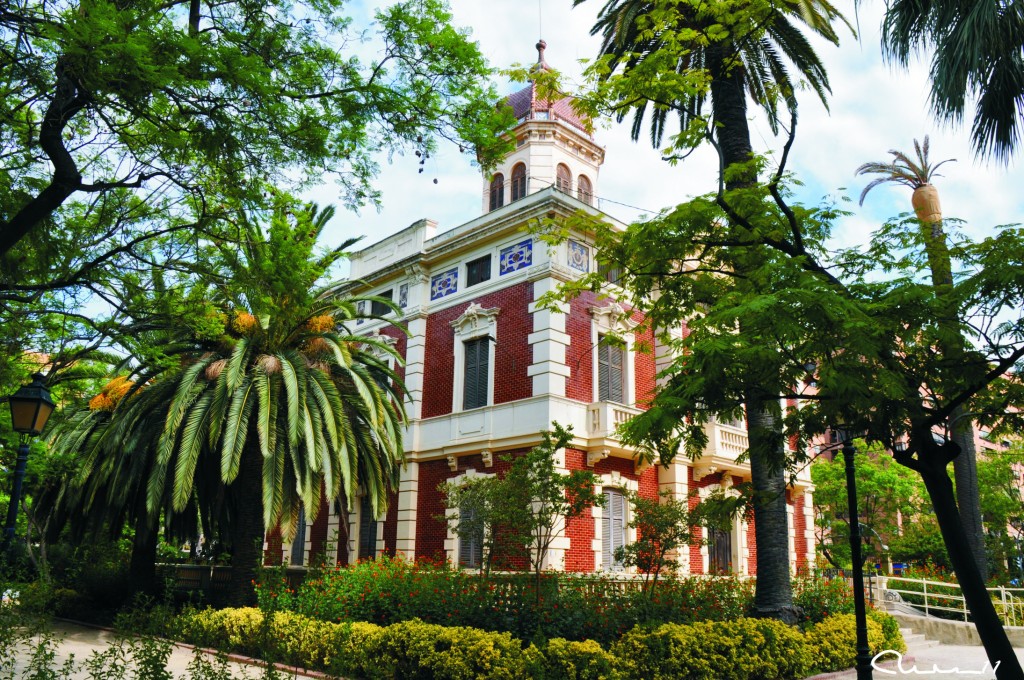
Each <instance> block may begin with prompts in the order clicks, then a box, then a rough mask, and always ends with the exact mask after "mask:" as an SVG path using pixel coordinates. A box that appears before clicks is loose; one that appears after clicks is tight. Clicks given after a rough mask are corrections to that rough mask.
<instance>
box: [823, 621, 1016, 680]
mask: <svg viewBox="0 0 1024 680" xmlns="http://www.w3.org/2000/svg"><path fill="white" fill-rule="evenodd" d="M902 630H903V635H904V639H905V640H906V641H907V653H906V654H905V655H903V659H902V660H901V661H900V660H897V661H898V662H900V663H901V666H894V665H893V664H891V663H889V664H885V666H884V669H883V670H876V671H874V674H873V675H874V677H875V680H886V679H887V678H892V679H893V680H900V679H901V678H907V679H909V678H921V679H922V680H970V679H972V678H973V679H974V680H993V679H994V678H995V677H996V675H995V673H994V672H993V671H992V667H991V665H988V658H987V657H986V656H985V649H984V648H983V647H975V646H969V645H944V644H940V643H938V642H936V641H934V640H925V639H924V636H923V635H914V634H912V633H911V632H910V630H909V629H907V628H904V629H902ZM1016 651H1017V658H1018V659H1020V660H1021V663H1022V664H1024V649H1018V650H1016ZM856 678H857V673H856V672H855V671H852V670H849V671H843V672H841V673H829V674H826V675H818V676H815V680H856Z"/></svg>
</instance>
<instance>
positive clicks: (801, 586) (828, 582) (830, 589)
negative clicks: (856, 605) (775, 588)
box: [793, 577, 853, 623]
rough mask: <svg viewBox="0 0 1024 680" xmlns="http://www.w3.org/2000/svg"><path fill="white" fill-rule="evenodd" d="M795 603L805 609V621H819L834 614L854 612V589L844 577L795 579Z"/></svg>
mask: <svg viewBox="0 0 1024 680" xmlns="http://www.w3.org/2000/svg"><path fill="white" fill-rule="evenodd" d="M793 604H794V605H796V606H797V607H800V609H802V610H803V616H804V621H806V622H810V623H819V622H821V621H824V620H825V618H826V617H829V616H832V615H833V614H852V613H853V589H852V588H850V585H849V584H848V583H847V582H846V579H842V578H831V579H826V578H821V577H799V578H796V579H793Z"/></svg>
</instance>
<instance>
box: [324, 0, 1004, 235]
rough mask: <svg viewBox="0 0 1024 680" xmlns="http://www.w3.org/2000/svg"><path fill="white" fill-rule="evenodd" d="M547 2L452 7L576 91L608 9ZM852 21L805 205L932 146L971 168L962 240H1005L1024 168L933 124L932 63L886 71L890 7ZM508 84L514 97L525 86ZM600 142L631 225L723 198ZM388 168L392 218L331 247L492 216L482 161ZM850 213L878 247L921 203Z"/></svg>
mask: <svg viewBox="0 0 1024 680" xmlns="http://www.w3.org/2000/svg"><path fill="white" fill-rule="evenodd" d="M539 2H540V5H541V7H540V12H538V0H532V1H531V0H526V1H525V2H524V1H522V0H518V1H516V0H486V1H481V0H451V5H452V10H453V12H454V15H455V23H456V24H457V25H460V26H467V27H471V28H472V30H473V38H474V39H475V40H477V41H478V42H479V44H480V46H481V50H482V51H483V53H484V54H485V55H486V56H487V58H488V59H489V60H490V61H491V63H492V65H494V66H496V67H499V68H504V67H508V66H510V65H511V64H513V63H517V62H518V63H520V64H528V63H532V62H533V61H535V60H536V51H535V49H534V44H535V43H536V41H537V38H538V37H543V38H544V39H545V40H546V42H547V43H548V49H547V53H546V59H547V61H548V63H549V64H551V65H552V66H553V67H555V68H557V69H559V70H560V71H562V72H563V73H564V74H565V75H566V76H567V77H568V79H569V80H570V82H571V81H572V79H573V78H575V77H577V76H578V74H579V73H580V71H581V68H582V67H581V66H580V64H579V60H581V59H586V58H591V57H593V56H594V55H595V53H596V50H597V40H596V39H595V38H592V37H591V36H590V35H589V29H590V26H591V25H592V24H593V22H594V17H595V16H596V13H597V11H598V10H599V9H600V7H601V5H603V4H604V0H590V1H589V2H586V3H584V4H583V5H581V6H580V7H577V8H575V9H573V8H572V2H571V0H539ZM372 6H374V4H373V3H365V2H360V3H355V4H353V5H352V6H350V7H349V9H350V11H351V12H352V13H353V16H354V17H356V19H357V23H359V22H360V19H365V17H366V16H367V14H366V10H367V8H368V7H372ZM839 8H840V9H841V10H842V11H843V12H844V13H845V14H846V15H847V17H849V18H850V21H851V23H855V24H858V25H859V26H858V27H859V33H860V35H859V38H854V37H853V36H852V35H850V33H849V32H846V31H844V32H843V33H842V36H841V38H842V43H841V45H840V47H838V48H836V47H834V46H832V45H830V44H828V43H826V42H824V41H819V43H817V45H818V49H819V54H820V55H821V56H822V58H823V60H824V61H825V63H826V65H827V67H828V72H829V77H830V81H831V84H832V97H831V99H830V102H829V109H830V110H828V111H827V110H826V109H825V107H824V106H823V105H822V104H821V103H820V102H819V101H818V100H817V97H816V96H815V95H814V94H813V93H812V92H807V93H804V95H803V96H802V97H801V100H800V101H801V106H800V120H799V124H798V133H797V138H796V143H795V145H794V147H793V152H792V159H791V163H790V168H791V169H792V170H793V171H795V172H796V173H797V174H798V176H799V178H800V179H801V180H802V181H803V182H804V185H805V186H804V187H803V188H802V189H801V190H800V193H799V199H800V200H801V201H803V202H806V203H816V202H818V201H819V200H820V199H821V198H822V197H824V196H830V195H836V196H837V195H839V194H840V193H844V192H841V191H840V188H842V187H845V189H846V190H845V194H846V195H848V196H850V197H851V198H853V199H856V198H857V197H858V196H859V195H860V192H861V190H862V189H863V187H864V185H865V184H866V183H867V181H868V180H867V179H865V178H861V177H856V176H855V175H854V170H855V169H856V168H857V166H859V165H860V164H861V163H864V162H867V161H876V160H879V161H881V160H886V159H888V158H889V156H888V154H887V151H888V150H889V149H892V148H897V149H901V150H905V151H912V149H913V139H914V138H915V137H916V138H918V139H921V138H923V136H924V135H926V134H927V135H929V136H930V137H931V147H932V153H931V157H932V159H933V160H935V161H938V160H942V159H945V158H956V159H957V162H956V163H950V164H947V165H945V166H944V167H943V168H942V170H941V171H940V172H941V174H942V175H943V176H942V177H939V178H938V179H937V180H936V182H935V184H936V186H937V187H938V188H939V190H940V192H941V196H942V203H943V208H944V213H945V215H946V216H947V217H956V218H960V219H962V220H964V221H965V224H964V225H963V227H962V228H963V229H964V230H965V231H966V232H967V233H968V234H969V235H971V236H975V237H977V236H981V235H984V234H988V233H991V231H992V229H993V227H994V226H995V225H999V224H1008V223H1013V222H1015V221H1017V220H1021V216H1022V215H1024V192H1022V191H1020V190H1019V187H1020V186H1021V180H1022V176H1021V171H1020V169H1019V167H1020V162H1017V163H1013V164H1011V165H1010V166H1009V167H1006V166H1003V165H1000V164H996V163H994V162H987V163H986V162H982V161H977V160H975V159H974V158H973V156H972V154H971V153H970V147H969V140H968V127H967V126H966V125H960V126H956V127H948V126H942V125H940V124H939V123H937V122H936V121H935V120H934V119H933V118H932V117H931V115H930V113H929V112H928V109H927V99H928V81H927V64H926V63H923V62H921V63H918V64H916V65H914V67H913V68H911V69H910V70H909V71H904V70H902V69H896V68H893V67H890V66H888V65H887V64H886V63H884V62H883V61H882V57H881V51H880V48H879V38H878V27H879V24H880V20H881V12H882V10H883V8H884V6H883V3H882V2H881V0H864V1H862V3H861V5H860V7H859V10H858V13H859V16H856V15H855V13H854V7H853V4H852V2H845V1H843V2H840V3H839ZM538 14H540V15H541V20H540V21H539V20H538ZM541 22H542V27H541ZM539 34H542V35H539ZM499 85H500V86H501V87H502V88H503V90H511V89H512V88H513V87H521V85H519V86H515V85H512V84H508V83H499ZM967 120H968V122H969V121H970V117H969V116H968V119H967ZM751 129H752V135H753V139H754V144H755V147H757V148H758V150H759V151H762V152H767V151H770V150H773V149H775V150H779V149H781V146H782V143H783V141H784V140H782V139H781V138H775V137H773V136H772V134H771V130H770V129H769V127H768V125H767V123H766V122H765V121H764V120H762V119H760V118H758V117H756V116H755V117H753V118H752V128H751ZM595 138H596V140H597V141H598V143H600V144H602V145H604V146H605V147H606V158H605V164H604V166H603V168H602V170H601V176H600V178H599V180H598V186H597V189H596V193H597V194H598V196H600V197H602V198H605V199H609V201H614V202H616V203H611V202H608V203H605V204H603V206H602V207H604V208H605V209H606V210H607V212H609V213H610V214H612V215H613V216H615V217H617V218H619V219H622V220H626V221H629V220H632V219H635V218H637V217H638V216H640V215H641V214H643V213H642V212H641V211H638V210H633V209H630V208H626V207H624V206H622V205H617V204H627V205H629V206H637V207H640V208H643V209H646V210H650V211H652V212H656V211H658V210H660V209H662V208H666V207H669V206H672V205H675V204H676V203H679V202H681V201H683V200H685V199H686V198H687V197H690V196H694V195H699V194H703V193H706V192H708V191H711V190H713V189H714V187H715V181H716V179H715V167H716V165H717V163H716V161H715V159H714V157H713V156H712V153H711V151H710V149H703V150H700V151H698V152H697V153H695V154H694V155H693V156H691V157H690V158H688V159H687V160H686V161H684V162H683V163H681V164H679V165H677V166H675V167H670V166H669V165H668V164H667V163H665V162H664V161H662V160H661V159H660V156H659V154H658V153H657V152H656V151H654V150H652V149H651V148H650V145H649V143H648V142H647V141H646V140H642V141H641V142H638V143H633V142H631V141H630V140H629V136H628V129H627V127H626V125H613V124H607V125H605V126H603V127H599V129H598V130H597V131H596V133H595ZM381 166H382V172H381V175H380V178H379V180H378V187H379V188H380V189H381V190H382V191H383V194H384V196H383V207H382V209H381V211H379V212H378V211H376V210H374V209H373V208H367V209H364V210H363V211H361V212H360V213H359V214H354V213H351V212H347V211H339V214H338V216H337V217H336V218H335V220H334V224H333V225H332V226H331V229H330V231H329V233H328V239H329V240H330V241H332V242H334V241H335V240H338V241H340V240H341V238H344V237H348V236H359V235H364V236H366V240H365V241H364V242H363V243H364V244H369V243H372V242H374V241H377V240H379V239H381V238H383V237H385V236H387V235H389V234H391V233H394V232H396V231H398V230H400V229H403V228H404V227H406V226H408V225H409V224H411V223H412V222H414V221H416V220H417V219H420V218H423V217H427V218H431V219H434V220H437V221H438V222H439V228H440V229H442V230H444V229H449V228H452V227H456V226H458V225H459V224H462V223H464V222H466V221H468V220H471V219H473V218H474V217H476V216H478V215H479V214H480V206H481V196H482V191H483V184H482V179H481V176H480V172H479V170H478V169H477V168H475V167H473V166H472V165H471V163H470V158H469V154H464V155H462V154H459V153H458V149H457V148H454V147H443V148H441V149H439V150H438V152H437V153H435V154H432V156H431V158H430V159H429V160H428V161H427V164H426V166H425V171H424V172H423V173H422V174H421V173H419V172H418V169H419V167H420V166H419V165H418V159H417V158H415V157H414V156H411V155H410V156H407V157H402V156H398V155H396V156H395V157H394V158H393V160H392V161H391V162H390V163H389V162H388V161H387V160H386V159H383V158H382V159H381ZM434 179H437V184H434V181H433V180H434ZM312 197H314V198H315V199H316V200H318V201H320V202H321V203H331V202H338V200H337V197H336V196H335V195H334V192H333V188H332V186H331V185H325V186H324V187H321V188H319V189H318V190H316V191H315V192H313V194H312ZM849 206H850V209H851V210H853V211H854V213H855V214H854V215H852V216H850V217H848V218H846V219H844V220H843V221H842V222H841V223H840V224H839V225H838V228H837V232H836V241H837V244H839V245H851V244H853V243H857V242H864V241H865V240H866V238H867V235H868V234H869V233H870V232H871V231H872V230H873V229H875V228H876V227H877V226H878V225H879V224H881V223H882V222H883V221H884V220H885V219H886V218H888V217H893V216H895V215H897V214H899V213H901V212H907V211H909V210H910V191H909V190H908V189H905V188H900V187H895V186H893V187H879V188H877V189H875V190H874V191H873V192H872V193H871V194H870V195H869V196H868V199H867V201H866V202H865V205H864V207H863V208H861V207H859V206H857V203H856V202H855V201H854V202H852V203H850V204H849Z"/></svg>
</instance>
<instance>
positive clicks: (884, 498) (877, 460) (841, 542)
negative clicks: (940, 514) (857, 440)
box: [811, 446, 941, 568]
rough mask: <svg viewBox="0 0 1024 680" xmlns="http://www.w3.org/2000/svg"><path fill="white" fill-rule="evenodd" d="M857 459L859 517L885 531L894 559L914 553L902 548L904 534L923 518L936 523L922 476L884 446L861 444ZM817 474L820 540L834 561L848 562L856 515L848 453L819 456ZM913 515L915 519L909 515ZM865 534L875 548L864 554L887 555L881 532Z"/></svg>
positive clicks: (813, 475)
mask: <svg viewBox="0 0 1024 680" xmlns="http://www.w3.org/2000/svg"><path fill="white" fill-rule="evenodd" d="M853 460H854V470H855V472H854V474H855V477H856V480H857V515H858V519H859V521H860V522H861V523H863V524H865V525H867V526H868V527H870V528H871V529H873V530H874V531H875V532H877V533H878V534H879V535H880V536H882V537H884V540H885V541H886V544H887V545H889V546H890V553H889V554H890V555H891V556H892V559H893V560H894V561H897V562H903V561H906V560H908V559H912V557H911V556H910V555H907V554H904V553H903V552H901V551H899V550H897V549H896V546H897V545H898V543H897V541H898V540H899V537H900V536H901V534H903V533H904V532H905V531H907V530H910V529H911V525H913V524H916V523H917V522H918V521H921V522H929V521H930V522H931V523H932V524H934V518H933V517H930V515H932V514H933V513H931V512H930V507H929V505H930V503H929V501H928V494H927V491H926V490H925V488H924V484H923V483H922V482H921V478H920V477H919V476H918V475H916V474H915V473H914V471H913V470H910V469H909V468H907V467H905V466H902V465H899V464H897V463H896V461H894V460H893V459H892V457H891V456H887V455H885V452H884V451H882V450H881V447H878V446H875V447H871V448H869V449H868V450H867V451H860V450H858V453H857V455H855V456H854V459H853ZM811 480H812V481H813V482H814V506H815V511H816V515H815V527H816V529H817V534H818V536H819V539H820V542H819V545H820V546H821V548H822V550H823V551H824V554H825V557H826V559H828V560H829V561H830V562H831V563H832V565H833V566H835V567H838V568H848V567H849V566H850V538H849V536H850V523H849V516H850V515H849V512H848V510H847V494H846V468H845V461H844V459H843V456H842V455H837V456H835V458H834V459H832V460H827V459H821V458H819V459H818V460H817V461H815V463H814V464H813V465H812V466H811ZM901 518H902V522H901ZM911 518H913V521H908V520H910V519H911ZM862 534H864V535H865V536H866V537H867V538H868V539H869V540H870V541H871V544H870V548H869V549H868V550H865V551H864V558H865V559H868V558H869V557H870V556H871V555H875V556H876V557H878V558H881V557H882V555H883V552H884V551H883V550H882V547H881V545H879V543H878V539H877V537H876V536H875V535H874V534H873V533H871V532H870V531H864V530H862ZM940 545H941V541H940ZM901 547H902V546H901Z"/></svg>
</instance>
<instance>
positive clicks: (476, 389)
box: [462, 335, 491, 410]
mask: <svg viewBox="0 0 1024 680" xmlns="http://www.w3.org/2000/svg"><path fill="white" fill-rule="evenodd" d="M488 342H489V339H488V337H487V336H486V335H485V336H484V337H482V338H474V339H473V340H467V341H466V342H464V343H463V351H464V352H465V353H466V364H465V372H464V374H463V377H464V380H463V382H462V385H463V390H462V408H463V409H464V410H469V409H471V408H479V407H481V406H487V393H488V390H487V373H488V368H489V367H490V366H489V364H490V359H491V348H490V347H489V346H488Z"/></svg>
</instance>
